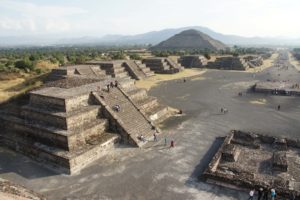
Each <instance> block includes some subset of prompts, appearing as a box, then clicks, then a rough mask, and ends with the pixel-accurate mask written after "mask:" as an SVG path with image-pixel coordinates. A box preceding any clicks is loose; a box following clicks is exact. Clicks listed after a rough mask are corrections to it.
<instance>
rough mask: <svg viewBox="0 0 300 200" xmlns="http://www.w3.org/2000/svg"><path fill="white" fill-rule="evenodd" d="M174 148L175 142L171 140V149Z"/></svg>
mask: <svg viewBox="0 0 300 200" xmlns="http://www.w3.org/2000/svg"><path fill="white" fill-rule="evenodd" d="M173 147H175V143H174V140H171V145H170V148H173Z"/></svg>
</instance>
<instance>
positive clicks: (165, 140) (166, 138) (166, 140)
mask: <svg viewBox="0 0 300 200" xmlns="http://www.w3.org/2000/svg"><path fill="white" fill-rule="evenodd" d="M165 146H167V137H165Z"/></svg>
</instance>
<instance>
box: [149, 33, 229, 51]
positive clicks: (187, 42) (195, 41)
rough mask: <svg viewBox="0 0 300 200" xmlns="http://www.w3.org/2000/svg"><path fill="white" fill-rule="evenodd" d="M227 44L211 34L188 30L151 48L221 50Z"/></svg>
mask: <svg viewBox="0 0 300 200" xmlns="http://www.w3.org/2000/svg"><path fill="white" fill-rule="evenodd" d="M226 48H227V46H226V45H225V44H223V43H222V42H220V41H218V40H215V39H213V38H211V37H210V36H208V35H206V34H204V33H202V32H200V31H197V30H193V29H191V30H186V31H183V32H181V33H179V34H176V35H174V36H173V37H171V38H169V39H168V40H165V41H163V42H161V43H159V44H158V45H156V46H153V47H152V48H151V50H192V49H210V50H213V51H215V50H221V49H226Z"/></svg>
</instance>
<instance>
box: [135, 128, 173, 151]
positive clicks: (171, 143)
mask: <svg viewBox="0 0 300 200" xmlns="http://www.w3.org/2000/svg"><path fill="white" fill-rule="evenodd" d="M138 139H139V140H141V141H142V142H146V138H145V136H144V135H142V134H141V135H140V136H139V137H138ZM153 141H154V142H157V141H158V137H157V132H154V133H153ZM164 142H165V146H167V145H168V140H167V137H165V139H164ZM173 147H175V141H174V140H171V141H170V148H173Z"/></svg>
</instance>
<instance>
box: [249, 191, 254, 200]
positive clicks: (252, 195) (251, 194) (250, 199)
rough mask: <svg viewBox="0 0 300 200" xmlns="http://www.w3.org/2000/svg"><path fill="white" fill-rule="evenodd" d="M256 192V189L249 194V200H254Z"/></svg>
mask: <svg viewBox="0 0 300 200" xmlns="http://www.w3.org/2000/svg"><path fill="white" fill-rule="evenodd" d="M254 192H255V190H254V189H252V190H250V192H249V198H248V200H253V197H254Z"/></svg>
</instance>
